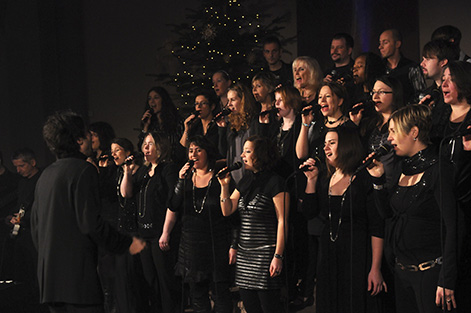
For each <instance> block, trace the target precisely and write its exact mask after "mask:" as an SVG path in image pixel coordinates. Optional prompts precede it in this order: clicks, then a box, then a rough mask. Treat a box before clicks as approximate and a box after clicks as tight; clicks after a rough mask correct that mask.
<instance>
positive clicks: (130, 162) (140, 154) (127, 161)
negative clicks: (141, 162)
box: [124, 152, 144, 165]
mask: <svg viewBox="0 0 471 313" xmlns="http://www.w3.org/2000/svg"><path fill="white" fill-rule="evenodd" d="M143 155H144V154H143V153H142V152H136V153H133V154H131V155H130V156H128V157H127V158H126V160H125V161H124V164H125V165H131V164H132V162H133V161H134V160H136V159H138V158H142V156H143ZM130 157H132V158H130Z"/></svg>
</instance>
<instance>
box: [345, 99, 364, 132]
mask: <svg viewBox="0 0 471 313" xmlns="http://www.w3.org/2000/svg"><path fill="white" fill-rule="evenodd" d="M360 105H363V102H360V103H357V104H355V105H354V106H353V107H352V109H353V108H355V107H358V106H360ZM363 111H364V109H360V110H359V111H358V112H349V113H348V115H349V116H350V120H351V121H352V122H353V123H355V125H357V126H359V125H360V121H361V119H362V118H363Z"/></svg>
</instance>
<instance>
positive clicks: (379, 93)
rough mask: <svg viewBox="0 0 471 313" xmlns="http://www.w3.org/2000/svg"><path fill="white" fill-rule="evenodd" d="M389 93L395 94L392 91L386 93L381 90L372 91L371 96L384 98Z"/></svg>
mask: <svg viewBox="0 0 471 313" xmlns="http://www.w3.org/2000/svg"><path fill="white" fill-rule="evenodd" d="M388 93H393V92H392V91H384V90H380V91H376V90H371V91H370V95H371V96H372V97H373V96H374V95H375V94H377V95H380V96H384V95H385V94H388Z"/></svg>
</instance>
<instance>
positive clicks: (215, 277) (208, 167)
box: [171, 136, 234, 313]
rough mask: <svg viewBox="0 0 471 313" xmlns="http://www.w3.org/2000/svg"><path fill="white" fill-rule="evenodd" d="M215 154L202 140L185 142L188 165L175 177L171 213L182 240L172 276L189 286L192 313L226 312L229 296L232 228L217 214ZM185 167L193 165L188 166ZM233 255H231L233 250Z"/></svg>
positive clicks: (217, 191) (229, 306) (217, 189)
mask: <svg viewBox="0 0 471 313" xmlns="http://www.w3.org/2000/svg"><path fill="white" fill-rule="evenodd" d="M217 158H218V152H217V150H216V148H215V147H214V146H213V145H212V144H211V142H209V141H208V140H207V139H206V138H204V137H202V136H196V137H193V138H190V139H189V146H188V160H189V162H187V163H186V164H185V165H184V166H183V167H182V168H181V170H180V172H179V180H178V183H177V185H176V186H175V192H174V197H173V200H172V207H171V209H172V210H174V211H175V212H177V213H179V214H181V218H182V237H181V241H180V248H179V254H178V262H177V265H176V274H177V275H178V276H181V277H182V278H183V280H184V281H185V282H187V283H189V286H190V296H191V299H192V306H193V310H194V312H210V311H211V304H210V299H209V291H210V290H211V295H212V299H213V300H214V303H215V312H221V313H231V312H232V299H231V295H230V292H229V287H230V267H229V263H230V262H234V259H232V260H230V259H229V249H230V245H231V228H232V226H231V224H230V223H229V218H226V217H224V216H223V215H222V212H221V205H220V202H219V194H220V193H221V191H220V189H221V187H220V185H219V183H218V182H217V181H216V178H215V177H214V175H215V174H216V173H215V166H216V160H217ZM190 162H191V163H192V164H193V165H191V164H190ZM232 252H234V251H232Z"/></svg>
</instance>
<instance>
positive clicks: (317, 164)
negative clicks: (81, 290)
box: [297, 155, 321, 172]
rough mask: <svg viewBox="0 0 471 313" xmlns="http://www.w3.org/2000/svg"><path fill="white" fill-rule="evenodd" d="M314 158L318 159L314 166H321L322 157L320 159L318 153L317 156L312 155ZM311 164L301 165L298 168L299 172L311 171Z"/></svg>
mask: <svg viewBox="0 0 471 313" xmlns="http://www.w3.org/2000/svg"><path fill="white" fill-rule="evenodd" d="M311 158H312V159H314V160H315V161H316V164H315V165H314V166H316V167H319V164H321V159H319V157H318V156H317V155H316V156H313V157H311ZM309 166H310V165H304V166H301V167H300V168H298V169H297V171H298V172H309V171H311V170H310V169H309Z"/></svg>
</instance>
